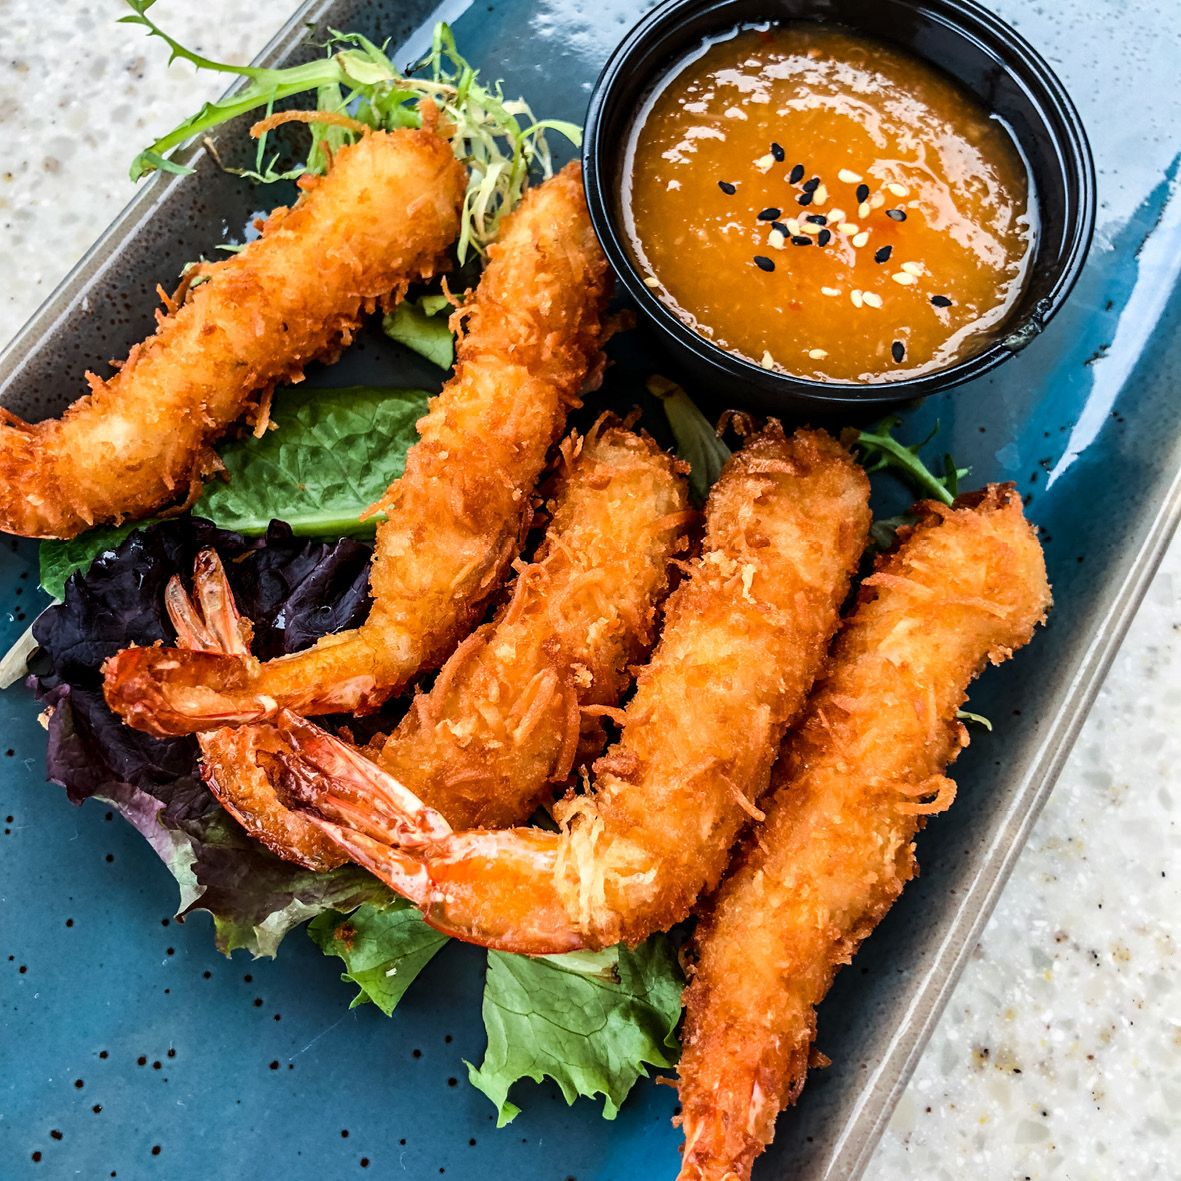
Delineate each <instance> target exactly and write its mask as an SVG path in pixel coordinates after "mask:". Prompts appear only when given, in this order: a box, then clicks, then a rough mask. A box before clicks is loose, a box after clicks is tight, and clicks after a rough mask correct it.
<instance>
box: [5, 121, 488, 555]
mask: <svg viewBox="0 0 1181 1181" xmlns="http://www.w3.org/2000/svg"><path fill="white" fill-rule="evenodd" d="M465 182H466V178H465V174H464V169H463V168H462V166H461V165H460V164H459V162H458V161H457V160H456V159H455V157H454V155H453V154H452V152H451V149H450V147H449V146H448V144H447V143H446V141H445V140H443V139H441V138H440V137H439V136H438V135H436V134H435V133H434V132H431V131H412V130H407V131H394V132H389V133H386V132H375V133H373V134H371V135H367V136H365V137H364V138H363V139H362V140H360V142H358V143H356V144H354V145H352V146H351V147H346V148H343V149H342V150H341V151H340V152H339V153H338V154H337V156H336V160H335V162H334V164H333V167H332V169H331V171H330V172H329V173H328V175H327V176H325V177H323V178H320V179H314V178H312V177H307V178H306V179H304V180H302V181H301V187H302V188H303V190H304V191H303V193H302V195H301V196H300V199H299V200H298V201H297V202H296V203H295V205H294V206H292V207H291V208H290V209H286V208H280V209H276V210H275V211H274V213H272V214H271V216H270V218H269V219H268V220H267V223H266V226H265V227H264V230H263V234H262V237H261V238H259V239H258V240H257V241H254V242H251V243H250V244H249V245H248V246H246V248H245V249H243V250H242V251H241V252H240V253H238V254H235V255H233V256H231V257H229V258H227V259H225V260H224V261H222V262H219V263H216V264H213V265H203V266H202V267H201V268H200V272H201V273H202V274H203V275H204V276H205V277H206V278H207V279H208V282H203V283H201V284H200V285H199V286H196V287H193V288H192V289H191V291H190V293H189V296H188V298H187V299H186V300H185V301H184V303H183V304H182V305H181V306H180V307H176V306H175V305H173V304H172V303H171V301H169V311H168V314H167V315H164V314H162V313H160V314H158V327H157V330H156V333H155V335H154V336H152V337H151V338H150V339H148V340H146V341H144V342H143V343H142V344H139V345H136V346H135V348H133V349H132V350H131V353H130V354H129V356H128V357H127V360H126V361H125V362H124V363H123V365H122V366H121V367H120V369H119V372H118V373H116V374H115V375H114V377H112V378H110V379H109V380H107V381H101V380H99V378H97V377H96V376H94V375H93V374H87V379H88V381H89V382H90V393H89V394H87V395H85V396H83V397H81V398H79V399H78V401H76V402H75V403H74V404H73V405H72V406H71V407H70V408H69V409H68V410H67V411H66V412H65V414H64V416H63V417H61V418H59V419H48V420H46V421H44V422H38V423H27V422H24V421H22V420H21V419H19V418H17V417H16V416H15V415H12V414H9V413H8V412H6V411H0V529H2V530H3V531H5V532H7V533H19V534H23V535H24V536H26V537H73V536H75V535H76V534H78V533H81V532H82V531H83V530H85V529H88V528H90V526H92V525H95V524H99V523H101V522H104V521H120V520H122V519H123V518H125V517H132V518H136V517H142V516H146V515H147V514H149V513H150V512H152V511H153V510H155V509H158V508H160V507H161V506H162V505H167V504H171V503H174V502H175V501H177V500H184V499H185V498H189V499H192V498H193V497H194V496H195V495H196V494H197V492H198V491H199V490H200V486H201V480H202V478H203V477H204V476H206V475H208V474H209V473H210V472H214V471H217V470H219V467H220V465H219V462H218V459H217V456H216V454H215V453H214V452H213V451H212V450H211V447H210V445H211V444H212V443H213V442H215V441H216V440H217V439H218V438H219V437H220V436H221V435H223V434H224V433H225V431H226V430H227V429H228V428H229V427H230V426H231V425H232V424H233V423H235V422H237V421H238V420H239V419H241V418H242V417H243V416H244V415H246V414H247V413H248V412H249V411H251V410H252V409H253V410H255V411H256V412H257V411H258V407H259V405H263V406H265V404H266V401H267V399H269V395H270V391H271V389H273V387H274V386H275V385H276V384H278V383H280V382H291V381H298V380H300V378H301V377H302V375H303V370H304V367H305V366H306V365H307V364H308V363H309V362H311V361H314V360H317V359H320V358H324V357H330V356H333V355H334V354H336V353H337V352H339V350H340V349H341V348H342V347H344V346H345V345H346V344H348V343H349V341H350V340H351V338H352V335H353V333H354V332H355V330H356V329H357V327H358V326H359V325H360V323H361V321H362V319H363V318H364V316H365V315H366V314H367V313H369V312H371V311H372V310H373V309H374V308H375V307H376V305H377V303H378V301H379V300H384V301H386V302H387V303H389V302H392V301H395V300H397V299H400V298H401V297H402V295H403V293H404V292H405V290H406V288H407V286H408V285H409V284H410V283H411V282H413V281H414V280H416V279H421V278H426V277H429V276H430V275H432V274H434V272H435V271H436V270H437V268H438V266H439V264H440V263H441V262H442V260H443V257H444V252H445V251H446V249H447V248H448V246H450V244H451V243H452V242H453V241H454V239H455V237H456V235H457V234H458V232H459V212H460V207H461V204H462V202H463V194H464V187H465ZM259 399H261V402H260V401H259ZM259 426H265V412H263V413H261V414H260V415H259Z"/></svg>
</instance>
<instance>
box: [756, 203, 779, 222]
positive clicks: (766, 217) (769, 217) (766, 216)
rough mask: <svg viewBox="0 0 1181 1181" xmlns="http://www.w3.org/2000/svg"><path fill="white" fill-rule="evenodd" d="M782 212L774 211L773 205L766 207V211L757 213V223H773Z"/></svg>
mask: <svg viewBox="0 0 1181 1181" xmlns="http://www.w3.org/2000/svg"><path fill="white" fill-rule="evenodd" d="M782 212H783V210H782V209H776V208H775V206H774V205H768V206H767V208H766V209H762V210H760V211H759V215H758V217H759V221H774V220H775V219H776V218H777V217H778V216H779V215H780V214H781V213H782Z"/></svg>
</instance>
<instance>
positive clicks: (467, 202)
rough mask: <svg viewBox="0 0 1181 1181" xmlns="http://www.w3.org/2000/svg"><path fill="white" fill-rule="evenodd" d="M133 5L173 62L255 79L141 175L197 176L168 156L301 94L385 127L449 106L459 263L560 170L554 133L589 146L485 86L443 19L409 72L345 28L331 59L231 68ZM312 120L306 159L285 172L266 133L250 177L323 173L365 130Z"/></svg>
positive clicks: (158, 144)
mask: <svg viewBox="0 0 1181 1181" xmlns="http://www.w3.org/2000/svg"><path fill="white" fill-rule="evenodd" d="M127 4H128V7H129V8H131V10H132V11H131V14H130V15H128V16H124V17H122V18H120V19H121V21H122V22H123V23H124V24H131V25H139V26H141V27H143V28H145V29H147V31H148V34H149V36H152V37H158V38H160V39H161V40H163V41H164V42H165V43H166V44H167V45H168V48H169V51H170V56H169V63H170V64H171V63H172V62H173V61H176V60H177V59H181V60H183V61H187V62H191V63H192V64H193V65H194V66H196V68H197V69H199V70H214V71H217V72H218V73H224V74H236V75H238V76H240V77H242V78H244V79H245V80H246V81H245V83H244V84H243V85H242V86H241V87H240V88H238V89H237V90H235V91H234V92H233V93H232V94H230V95H227V96H226V97H225V98H223V99H220V100H219V101H217V102H212V103H206V104H205V105H204V106H203V107H202V108H201V110H200V111H198V112H197V113H196V114H195V115H192V116H190V117H189V118H188V119H185V120H184V121H183V122H181V123H180V124H178V125H177V126H176V127H174V128H173V129H172V130H171V131H169V132H166V133H165V134H164V135H162V136H160V137H159V138H158V139H156V140H155V141H153V142H152V143H151V144H150V145H149V146H148V147H147V148H145V149H144V150H143V151H142V152H140V153H139V155H137V156H136V157H135V159H134V160H133V161H132V164H131V178H132V179H133V180H138V179H139V178H140V177H142V176H145V175H146V174H147V173H149V172H152V171H154V170H156V169H161V170H165V171H168V172H174V173H185V172H191V171H192V169H190V168H188V167H186V166H185V165H183V164H179V163H177V162H176V161H174V160H170V159H169V158H168V157H167V156H166V155H165V153H167V152H169V151H171V150H172V149H173V148H176V147H179V146H180V145H182V144H184V143H187V142H188V141H190V140H191V139H193V138H194V137H195V136H198V135H201V134H204V133H206V132H208V131H211V130H212V129H213V128H215V127H218V126H220V125H221V124H223V123H226V122H228V121H229V120H231V119H236V118H237V117H239V116H240V115H245V114H247V113H249V112H251V111H261V112H263V113H264V114H270V113H271V112H272V110H273V109H274V107H275V105H276V104H277V103H281V102H283V101H284V100H286V99H289V98H294V97H295V96H297V95H309V96H312V98H313V100H314V105H315V109H316V110H317V111H322V112H326V113H328V114H330V115H346V116H348V117H349V119H351V120H355V121H356V122H358V123H362V124H364V125H365V126H366V127H370V128H373V129H375V130H382V131H393V130H396V129H397V128H400V127H418V126H420V125H421V121H422V117H421V114H420V112H419V110H418V104H419V103H420V102H421V101H422V100H424V99H425V100H428V101H430V102H433V103H434V104H435V105H436V106H437V107H438V108H439V110H440V112H441V114H442V121H443V123H444V124H445V125H446V126H448V127H449V128H450V135H451V143H452V147H453V148H454V150H455V154H456V156H458V157H459V159H460V160H462V161H463V163H464V164H465V165H467V167H468V172H469V178H468V187H467V193H466V195H465V198H464V206H463V222H462V228H461V231H460V236H459V242H458V244H457V252H458V255H459V261H460V262H461V263H463V262H464V261H465V260H466V258H467V256H468V254H469V252H471V251H474V252H475V253H476V254H478V255H480V256H481V257H482V256H483V255H484V253H485V251H486V250H487V247H488V244H489V243H490V242H491V241H492V240H493V239H494V238H495V237H496V232H497V229H498V227H499V225H500V221H501V219H502V218H503V217H504V216H505V215H506V214H508V213H510V212H511V211H512V209H513V207H514V206H515V205H516V204H517V202H518V201H519V200H520V199H521V196H522V195H523V193H524V191H525V189H526V187H527V186H528V184H529V179H530V171H531V170H533V171H536V172H537V173H538V174H539V175H540V176H541V177H542V178H545V177H548V176H550V175H552V172H553V160H552V155H551V150H550V147H549V143H548V141H547V139H546V133H547V132H555V133H557V134H559V135H562V136H564V137H565V138H566V139H568V140H569V141H570V142H571V144H573V145H574V147H575V148H577V147H579V146H580V145H581V142H582V132H581V130H580V129H579V128H578V127H577V126H576V125H575V124H573V123H566V122H563V121H561V120H556V119H537V118H535V116H534V114H533V111H532V110H531V108H530V107H529V104H528V103H527V102H525V100H524V99H520V98H518V99H506V98H505V96H504V91H503V89H502V87H501V84H500V83H499V82H497V83H494V84H493V85H491V86H485V85H484V84H483V83H482V82H481V81H480V76H479V71H478V70H476V69H474V68H473V67H472V66H471V65H470V64H469V63H468V62H467V61H466V60H465V59H464V57H463V56H462V54H460V52H459V49H458V47H457V46H456V44H455V36H454V34H453V33H452V31H451V27H450V26H449V25H448V24H446V23H445V22H442V21H440V22H439V23H438V24H436V25H435V29H434V35H433V38H432V43H431V51H430V53H429V54H427V56H426V57H425V58H424V59H423V60H422V61H421V62H419V63H417V64H416V65H415V66H414V67H413V68H412V69H411V70H410V71H407V72H406V73H402V72H401V71H399V70H397V69H396V68H395V66H394V64H393V62H392V61H391V60H390V58H389V56H388V53H387V50H388V48H389V43H388V42H386V43H384V44H382V45H380V46H378V45H375V44H374V43H373V42H372V41H370V40H369V39H368V38H367V37H363V36H362V35H361V34H360V33H341V32H337V31H336V30H332V31H331V33H330V35H329V37H328V40H327V42H326V43H325V45H324V51H325V56H324V57H323V58H320V59H318V60H315V61H311V62H306V63H304V64H303V65H298V66H284V67H282V68H278V69H274V68H269V67H260V66H237V65H231V64H228V63H226V62H218V61H214V60H213V59H211V58H207V57H204V56H202V55H201V54H199V53H195V52H194V51H193V50H191V49H188V48H186V47H185V46H183V45H181V44H180V43H179V42H178V41H177V40H176V39H175V38H173V37H171V36H169V34H168V33H166V32H165V31H164V30H163V29H162V28H161V27H160V26H159V25H157V24H156V22H155V21H154V20H153V19H152V17H151V16H150V15H149V10H150V9H151V8H152V7H153V6H154V4H155V0H127ZM416 73H418V74H420V75H421V76H416ZM310 126H311V136H312V138H311V146H310V149H309V152H308V156H307V159H306V161H305V162H304V163H303V164H300V165H298V166H296V167H295V168H291V169H287V170H284V171H280V170H279V169H278V168H277V160H278V157H277V155H276V156H274V157H272V158H271V159H270V160H269V161H268V160H267V159H266V153H267V148H266V136H265V135H264V136H262V137H261V138H260V140H259V145H258V149H257V157H256V161H255V167H254V168H253V169H251V170H248V171H246V172H245V173H244V175H246V176H249V177H250V178H252V179H255V180H260V181H264V182H269V181H274V180H289V179H292V178H294V177H296V176H298V175H300V174H301V173H303V172H313V173H317V174H320V173H323V172H324V171H325V170H326V169H327V166H328V161H329V159H330V157H331V153H332V151H334V150H336V149H338V148H339V147H341V146H342V145H344V144H347V143H350V142H352V141H353V140H355V139H356V138H357V134H358V133H357V132H355V131H353V130H351V129H350V128H348V127H340V126H331V125H325V124H315V123H313V124H311V125H310Z"/></svg>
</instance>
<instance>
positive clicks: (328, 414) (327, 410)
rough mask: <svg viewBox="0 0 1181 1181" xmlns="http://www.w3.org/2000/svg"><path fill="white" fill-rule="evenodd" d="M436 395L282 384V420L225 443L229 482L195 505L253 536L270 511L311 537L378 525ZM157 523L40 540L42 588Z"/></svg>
mask: <svg viewBox="0 0 1181 1181" xmlns="http://www.w3.org/2000/svg"><path fill="white" fill-rule="evenodd" d="M429 397H430V395H429V394H427V393H426V392H425V391H423V390H404V389H377V388H373V387H370V386H351V387H344V388H339V389H309V388H307V387H305V386H298V387H296V388H294V389H285V390H277V391H276V392H275V401H274V413H273V417H272V421H273V423H274V426H275V429H274V430H270V431H268V432H267V433H266V434H265V435H263V437H262V438H261V439H255V438H253V437H247V438H242V439H235V440H231V441H230V442H229V443H227V444H225V446H223V447H222V448H221V451H220V455H221V461H222V463H223V464H225V467H226V473H227V476H228V477H229V478H228V481H220V480H213V481H210V483H208V484H207V485H206V487H205V490H204V492H202V494H201V496H200V498H199V499H198V500H197V503H196V504H195V505H194V506H193V514H194V515H195V516H198V517H204V518H205V519H207V520H210V521H212V522H213V523H214V524H215V525H218V526H219V527H220V528H222V529H227V530H231V531H233V532H235V533H242V534H245V535H246V536H249V537H257V536H260V535H261V534H263V533H265V532H266V530H267V526H268V525H269V524H270V522H271V520H272V519H274V520H283V521H285V522H286V523H287V524H288V525H290V526H291V528H292V531H293V532H294V533H296V534H297V535H299V536H305V537H341V536H344V535H346V534H356V535H362V534H365V533H370V532H372V530H373V527H374V525H375V523H376V522H377V520H379V519H380V517H378V516H374V517H369V518H367V519H366V520H365V521H362V520H361V519H360V518H361V514H362V513H364V512H365V510H366V509H367V508H369V506H370V505H372V504H374V503H375V502H376V501H377V500H378V499H380V497H381V496H382V494H383V493H384V492H385V490H386V488H387V487H388V486H389V484H390V482H391V481H392V480H394V479H396V478H397V477H398V476H400V475H401V474H402V471H403V470H404V468H405V466H406V452H407V451H408V450H409V449H410V447H411V446H412V444H413V443H414V442H415V440H416V439H417V438H418V435H417V432H416V431H415V423H416V422H417V421H418V420H419V418H421V417H422V415H423V414H424V413H425V411H426V404H427V399H428V398H429ZM149 524H151V522H150V521H132V522H128V523H125V524H123V525H114V526H107V527H104V528H99V529H91V530H89V531H88V532H86V533H83V534H81V535H80V536H78V537H75V538H73V539H72V540H70V541H45V542H42V543H41V549H40V564H41V585H42V587H44V588H45V590H46V591H47V592H48V593H49V594H50V595H52V596H53V597H54V598H55V599H60V598H62V595H63V593H64V589H65V584H66V579H68V578H69V576H70V575H71V574H73V573H74V571H75V570H84V569H86V568H87V567H88V566H89V565H90V563H91V562H92V561H93V560H94V558H95V557H97V556H98V555H99V554H104V553H111V552H113V551H114V550H115V549H116V547H117V546H118V545H119V544H120V542H122V541H123V540H124V539H125V538H126V537H127V536H128V535H129V534H130V533H131V532H132V531H133V530H135V529H142V528H144V527H145V526H147V525H149Z"/></svg>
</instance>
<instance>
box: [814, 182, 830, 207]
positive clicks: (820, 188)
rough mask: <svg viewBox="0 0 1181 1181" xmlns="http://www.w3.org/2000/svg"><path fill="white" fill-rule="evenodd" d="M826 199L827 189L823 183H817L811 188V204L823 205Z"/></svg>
mask: <svg viewBox="0 0 1181 1181" xmlns="http://www.w3.org/2000/svg"><path fill="white" fill-rule="evenodd" d="M827 200H828V189H826V188H825V187H824V185H817V186H816V188H815V189H813V190H812V204H813V205H823V204H824V203H825V202H826V201H827Z"/></svg>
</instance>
